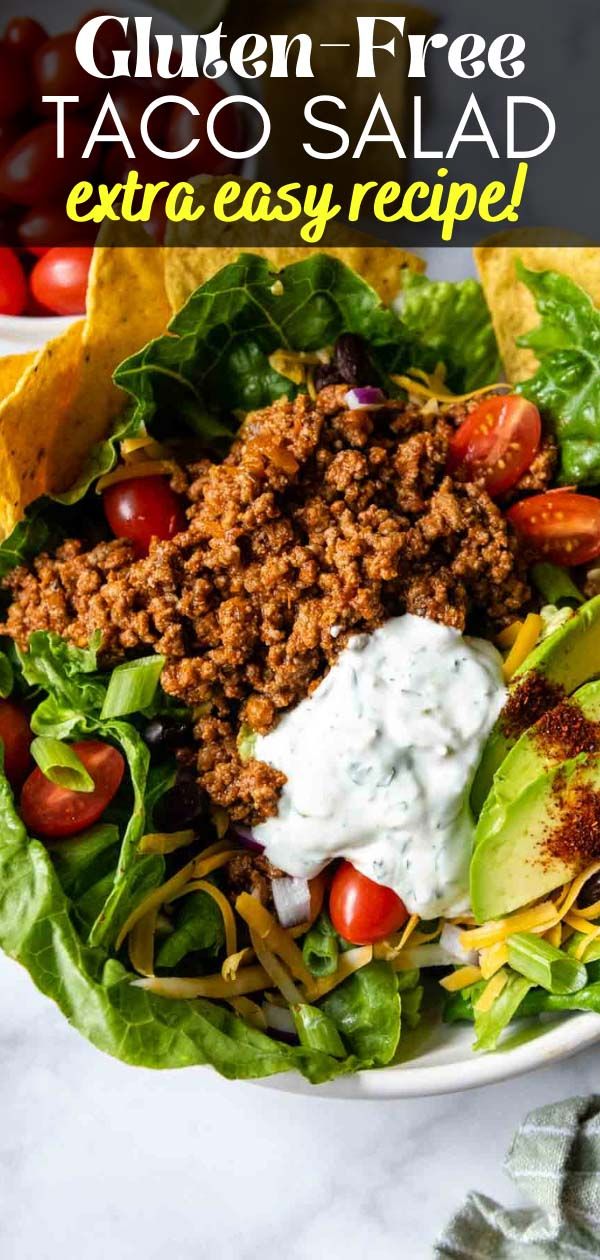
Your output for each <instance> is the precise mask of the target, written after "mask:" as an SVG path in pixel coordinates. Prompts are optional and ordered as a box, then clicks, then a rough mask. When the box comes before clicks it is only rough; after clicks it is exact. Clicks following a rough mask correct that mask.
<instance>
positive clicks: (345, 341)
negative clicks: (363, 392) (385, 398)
mask: <svg viewBox="0 0 600 1260" xmlns="http://www.w3.org/2000/svg"><path fill="white" fill-rule="evenodd" d="M333 366H334V367H335V368H337V371H338V380H342V381H343V382H344V384H345V385H353V386H356V385H372V384H373V365H372V363H371V360H370V357H369V352H368V350H367V347H366V344H365V342H364V341H363V339H362V337H358V336H357V335H356V333H342V335H341V337H338V339H337V341H336V343H335V346H334V350H333Z"/></svg>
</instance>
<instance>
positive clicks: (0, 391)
mask: <svg viewBox="0 0 600 1260" xmlns="http://www.w3.org/2000/svg"><path fill="white" fill-rule="evenodd" d="M34 359H35V353H31V354H7V355H5V356H4V358H3V359H0V401H1V400H2V399H3V398H7V397H8V395H9V394H12V391H13V389H14V388H15V385H17V383H18V382H19V381H20V379H21V377H22V375H23V373H24V372H26V371H27V368H28V367H31V364H32V363H33V362H34Z"/></svg>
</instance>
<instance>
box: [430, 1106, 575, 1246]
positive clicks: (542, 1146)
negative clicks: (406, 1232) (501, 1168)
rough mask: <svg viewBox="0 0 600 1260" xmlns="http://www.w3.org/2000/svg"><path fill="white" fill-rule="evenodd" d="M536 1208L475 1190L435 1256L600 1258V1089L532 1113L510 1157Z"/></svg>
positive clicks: (511, 1171)
mask: <svg viewBox="0 0 600 1260" xmlns="http://www.w3.org/2000/svg"><path fill="white" fill-rule="evenodd" d="M505 1169H506V1172H507V1173H508V1175H509V1177H512V1180H513V1181H514V1182H515V1184H516V1185H517V1186H518V1187H519V1189H520V1190H521V1191H522V1192H523V1194H524V1195H526V1196H527V1197H528V1198H529V1199H533V1201H534V1202H535V1203H536V1204H537V1206H536V1207H534V1208H518V1209H514V1210H511V1211H508V1210H507V1209H506V1208H503V1207H501V1206H500V1204H499V1203H495V1202H494V1200H493V1199H488V1198H487V1197H486V1196H485V1195H482V1194H470V1195H469V1196H468V1198H467V1200H466V1202H465V1204H464V1205H463V1207H462V1208H460V1209H459V1211H458V1212H457V1213H456V1216H455V1217H454V1218H453V1220H452V1221H451V1222H450V1224H449V1225H448V1227H447V1228H446V1230H445V1231H444V1233H443V1235H442V1237H441V1238H440V1239H439V1240H438V1242H437V1244H436V1245H435V1247H434V1252H433V1254H434V1256H435V1257H436V1260H442V1258H444V1260H449V1258H450V1257H451V1258H452V1260H599V1258H600V1095H599V1094H593V1095H592V1096H591V1097H590V1098H569V1099H567V1100H566V1101H565V1102H560V1103H551V1104H550V1105H549V1106H547V1107H540V1108H539V1110H537V1111H532V1112H531V1113H530V1115H528V1116H527V1118H526V1120H525V1121H524V1123H523V1124H522V1125H521V1127H520V1129H519V1130H518V1132H517V1134H516V1137H515V1138H514V1140H513V1143H512V1146H511V1148H510V1150H509V1152H508V1156H507V1158H506V1163H505Z"/></svg>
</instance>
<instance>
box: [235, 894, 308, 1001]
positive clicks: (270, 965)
mask: <svg viewBox="0 0 600 1260" xmlns="http://www.w3.org/2000/svg"><path fill="white" fill-rule="evenodd" d="M243 895H244V894H242V896H243ZM245 895H248V894H245ZM251 900H252V898H251ZM257 904H258V903H257ZM250 940H251V941H252V948H253V950H254V952H255V954H256V957H257V958H258V961H259V963H260V965H261V967H262V968H263V971H265V972H266V974H267V975H268V976H269V979H270V980H272V982H273V984H274V985H276V986H277V988H278V989H279V992H280V993H281V994H283V997H284V998H285V1000H286V1002H288V1003H289V1005H290V1006H299V1005H301V1004H302V1002H303V1001H304V997H303V995H302V994H301V992H300V990H299V989H298V988H297V987H296V985H295V983H294V981H293V979H292V977H291V975H290V973H289V971H288V970H287V968H286V967H284V965H283V963H282V962H281V960H280V959H279V958H277V957H276V955H275V954H274V953H273V951H272V950H270V949H269V948H268V946H267V945H265V943H264V940H263V939H262V938H261V936H259V934H258V932H253V931H252V928H251V929H250Z"/></svg>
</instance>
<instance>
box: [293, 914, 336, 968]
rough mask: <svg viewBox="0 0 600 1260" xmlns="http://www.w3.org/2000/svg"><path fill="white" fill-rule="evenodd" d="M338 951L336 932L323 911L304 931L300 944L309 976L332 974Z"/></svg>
mask: <svg viewBox="0 0 600 1260" xmlns="http://www.w3.org/2000/svg"><path fill="white" fill-rule="evenodd" d="M339 952H340V950H339V942H338V937H337V932H336V930H335V928H334V927H333V924H332V922H331V920H330V918H329V915H327V914H326V913H325V911H323V912H322V914H320V915H319V917H318V919H317V921H316V923H313V925H312V927H311V928H310V929H309V931H308V932H307V933H306V936H305V937H304V942H303V945H302V957H303V958H304V962H305V964H306V966H307V967H308V970H309V971H310V974H311V976H318V977H319V978H320V977H322V976H332V975H333V973H334V971H335V970H336V969H337V965H338V957H339Z"/></svg>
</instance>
